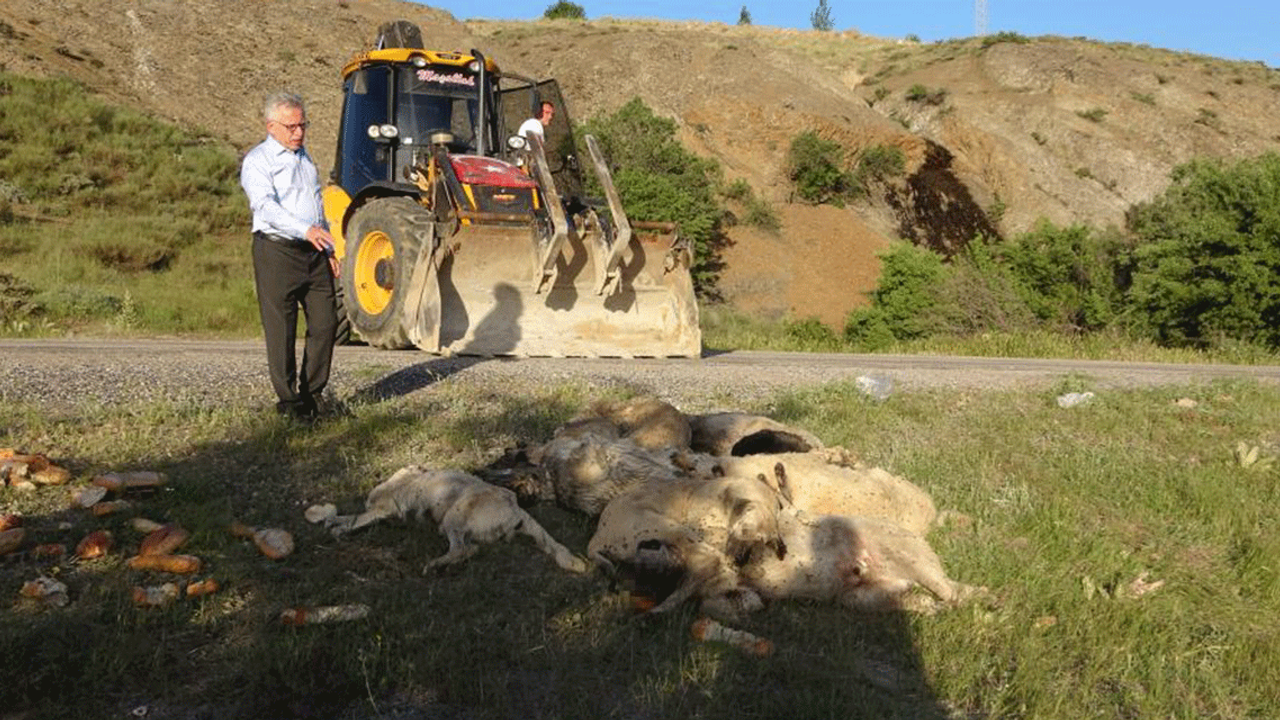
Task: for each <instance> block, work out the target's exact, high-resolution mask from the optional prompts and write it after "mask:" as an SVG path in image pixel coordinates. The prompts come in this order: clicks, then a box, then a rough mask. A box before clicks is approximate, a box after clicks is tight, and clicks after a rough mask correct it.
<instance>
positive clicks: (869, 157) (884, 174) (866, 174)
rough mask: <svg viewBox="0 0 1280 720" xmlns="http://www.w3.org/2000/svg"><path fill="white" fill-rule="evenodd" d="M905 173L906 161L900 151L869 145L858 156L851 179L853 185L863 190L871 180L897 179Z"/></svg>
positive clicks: (895, 148) (888, 147)
mask: <svg viewBox="0 0 1280 720" xmlns="http://www.w3.org/2000/svg"><path fill="white" fill-rule="evenodd" d="M906 171H907V159H906V156H904V155H903V154H902V150H901V149H899V148H897V147H894V146H892V145H870V146H868V147H867V148H866V149H864V150H863V151H862V152H861V153H859V154H858V162H857V163H856V164H855V166H854V170H853V178H854V183H855V184H856V185H858V186H860V187H862V188H863V189H864V190H865V189H866V186H867V184H868V183H870V182H871V181H873V180H877V181H883V180H887V179H889V178H894V177H899V176H901V175H902V174H904V173H905V172H906Z"/></svg>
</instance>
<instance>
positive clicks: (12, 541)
mask: <svg viewBox="0 0 1280 720" xmlns="http://www.w3.org/2000/svg"><path fill="white" fill-rule="evenodd" d="M26 537H27V531H26V529H25V528H20V527H15V528H9V529H8V530H3V531H0V555H7V554H9V553H11V552H13V551H14V550H17V549H18V548H19V547H20V546H21V545H22V541H23V540H25V539H26Z"/></svg>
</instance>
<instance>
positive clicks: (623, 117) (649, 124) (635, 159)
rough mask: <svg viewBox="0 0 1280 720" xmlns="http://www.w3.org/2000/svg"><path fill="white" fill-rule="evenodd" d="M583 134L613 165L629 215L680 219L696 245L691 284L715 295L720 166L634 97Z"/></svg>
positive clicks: (682, 228)
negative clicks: (688, 146)
mask: <svg viewBox="0 0 1280 720" xmlns="http://www.w3.org/2000/svg"><path fill="white" fill-rule="evenodd" d="M586 133H590V134H592V135H595V136H596V140H597V141H599V143H600V149H601V151H602V152H603V153H604V154H605V156H606V157H607V158H608V159H609V161H610V165H611V166H612V167H614V168H616V169H615V170H614V175H613V180H614V184H616V185H617V187H618V193H619V194H620V195H621V196H622V203H623V207H624V209H625V210H626V211H627V215H628V217H630V218H631V219H633V220H657V221H667V222H677V223H679V224H680V232H681V234H682V235H683V236H684V237H686V238H688V239H689V240H690V241H691V242H692V244H693V248H694V265H693V276H694V284H695V286H696V287H697V289H698V291H699V292H700V293H701V294H702V295H703V296H704V297H706V296H714V295H715V288H714V286H715V279H716V273H717V272H718V271H719V267H720V259H719V252H720V248H721V247H722V246H723V245H724V242H725V237H724V229H723V227H722V222H721V221H722V218H723V217H724V209H723V207H722V206H721V204H720V202H719V201H718V199H717V197H716V189H717V188H718V187H720V184H721V181H720V173H721V171H720V165H719V164H718V163H717V162H716V161H714V160H706V159H703V158H700V157H698V156H697V155H694V154H693V153H691V152H689V151H688V150H686V149H685V148H684V147H683V146H682V145H681V144H680V142H679V141H678V140H676V123H675V121H674V120H670V119H668V118H664V117H659V116H658V115H655V114H654V112H653V110H651V109H650V108H649V107H648V106H647V105H645V103H644V101H642V100H641V99H640V98H638V97H637V98H634V99H632V100H631V101H630V102H628V103H627V104H626V105H623V106H622V107H621V108H619V109H618V110H617V112H615V113H613V114H612V115H608V116H603V117H594V118H592V119H590V120H588V121H587V122H586V123H585V124H584V125H583V127H582V132H580V133H578V135H579V137H582V136H584V135H585V134H586ZM580 154H581V155H582V156H584V157H586V156H587V154H586V153H585V152H582V153H580Z"/></svg>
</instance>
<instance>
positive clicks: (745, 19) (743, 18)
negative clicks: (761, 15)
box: [738, 5, 751, 25]
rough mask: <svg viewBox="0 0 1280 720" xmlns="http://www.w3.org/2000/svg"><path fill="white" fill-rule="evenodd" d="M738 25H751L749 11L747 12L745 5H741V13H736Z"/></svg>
mask: <svg viewBox="0 0 1280 720" xmlns="http://www.w3.org/2000/svg"><path fill="white" fill-rule="evenodd" d="M738 24H739V25H750V24H751V11H749V10H747V6H746V5H743V6H742V11H741V12H739V13H738Z"/></svg>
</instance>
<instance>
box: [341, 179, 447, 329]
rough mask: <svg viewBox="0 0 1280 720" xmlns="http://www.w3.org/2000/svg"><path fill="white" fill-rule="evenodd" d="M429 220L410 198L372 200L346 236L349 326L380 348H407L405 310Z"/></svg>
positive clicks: (344, 283)
mask: <svg viewBox="0 0 1280 720" xmlns="http://www.w3.org/2000/svg"><path fill="white" fill-rule="evenodd" d="M430 227H431V215H430V213H428V212H427V211H426V210H425V209H424V208H423V207H422V206H421V205H419V204H418V203H417V201H415V200H414V199H412V198H408V197H390V198H379V199H377V200H372V201H370V202H369V203H368V204H366V205H364V206H363V207H361V208H360V209H359V210H356V213H355V215H354V216H352V218H351V223H350V224H349V225H348V229H347V232H346V237H347V252H346V256H345V257H344V258H343V268H342V287H343V291H344V294H345V296H346V297H345V298H344V300H345V303H346V306H347V315H348V316H349V317H350V318H351V326H352V328H354V329H355V331H356V332H358V333H360V337H362V338H364V340H365V342H368V343H369V344H370V345H372V346H374V347H379V348H386V349H398V348H407V347H411V346H412V343H410V342H409V334H408V312H407V308H406V307H405V302H406V299H405V298H406V295H407V293H408V289H409V278H410V277H412V276H413V264H414V263H415V262H417V260H418V256H419V254H420V252H421V244H422V241H421V238H423V237H428V233H429V232H430Z"/></svg>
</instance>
